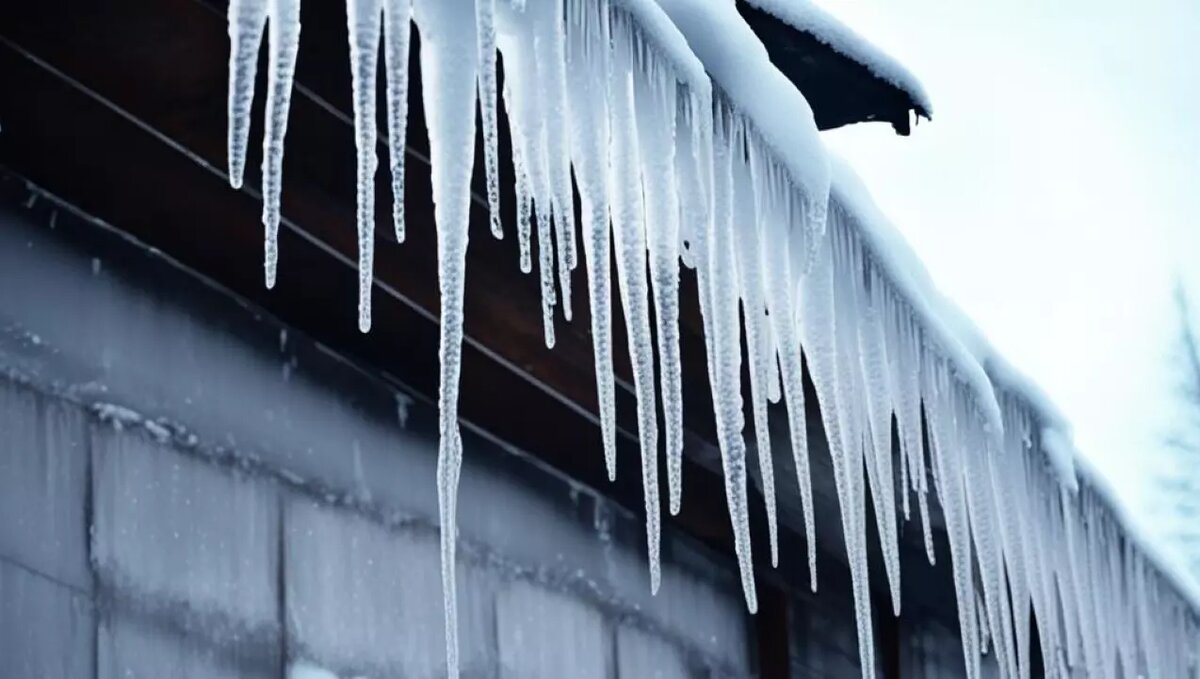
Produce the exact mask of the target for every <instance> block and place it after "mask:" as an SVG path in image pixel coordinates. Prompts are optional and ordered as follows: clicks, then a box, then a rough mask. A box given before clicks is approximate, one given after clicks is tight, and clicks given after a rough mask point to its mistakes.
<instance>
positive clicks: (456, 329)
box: [414, 0, 476, 677]
mask: <svg viewBox="0 0 1200 679" xmlns="http://www.w3.org/2000/svg"><path fill="white" fill-rule="evenodd" d="M414 10H415V16H416V19H417V22H418V24H419V25H420V27H421V74H422V80H423V82H424V92H423V96H422V99H423V101H424V105H425V120H426V121H427V124H428V127H429V155H430V166H431V178H432V185H433V202H434V218H435V220H436V222H437V233H438V283H439V287H440V289H441V325H442V329H441V332H442V334H441V344H440V350H439V359H440V361H441V371H440V384H439V388H438V412H439V432H440V435H441V440H440V443H439V448H438V470H437V476H438V511H439V517H440V520H441V528H442V530H441V554H442V591H443V595H444V597H445V614H446V673H447V675H449V676H451V677H457V676H458V615H457V610H456V595H455V563H456V561H455V546H456V541H457V530H456V527H455V523H454V519H455V511H456V510H455V508H456V505H457V493H458V477H459V470H460V468H461V466H462V446H461V439H460V438H459V429H458V384H459V374H460V370H461V353H462V338H463V315H462V307H463V287H464V283H465V277H466V255H467V239H468V228H467V227H468V224H469V223H470V204H471V171H472V169H473V168H472V164H473V163H472V159H473V158H474V148H475V91H476V63H475V59H474V58H470V59H463V58H462V57H461V48H460V45H461V44H462V42H463V41H465V42H466V43H467V44H472V43H473V42H474V39H475V36H474V35H473V34H474V32H475V12H474V6H473V2H472V0H417V2H416V3H415V5H414Z"/></svg>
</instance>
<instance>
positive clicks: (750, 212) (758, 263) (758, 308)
mask: <svg viewBox="0 0 1200 679" xmlns="http://www.w3.org/2000/svg"><path fill="white" fill-rule="evenodd" d="M743 136H744V135H739V136H738V137H735V139H734V154H733V157H734V161H733V168H734V169H733V196H734V198H733V209H734V228H735V229H737V230H738V232H739V237H738V238H737V239H736V240H735V241H734V244H733V245H734V252H735V254H736V257H737V259H736V264H737V284H738V288H739V290H740V291H741V299H742V324H743V325H744V326H745V332H746V364H747V365H748V366H749V368H750V403H751V415H752V417H753V418H754V440H755V447H756V448H757V450H756V451H755V454H756V455H757V457H758V469H759V478H760V479H761V481H762V494H763V504H764V505H765V509H766V514H767V540H768V544H769V547H770V551H771V566H772V567H773V568H774V567H778V566H779V527H778V519H777V516H776V511H775V469H774V461H773V460H772V458H771V432H770V427H769V423H768V418H767V401H768V398H767V396H768V395H767V392H768V391H769V387H768V385H767V380H768V379H770V370H769V368H768V367H767V361H774V360H775V357H774V355H773V354H771V353H770V340H769V338H768V334H769V333H770V329H769V327H768V326H767V321H768V320H769V319H768V317H767V315H766V301H765V300H764V299H763V282H762V278H761V276H762V257H761V245H760V243H759V237H760V234H759V225H760V224H761V222H762V218H763V216H762V215H760V214H758V212H757V207H758V206H757V205H756V200H755V198H756V196H755V195H754V177H753V176H752V174H751V171H750V168H749V167H748V165H747V163H746V161H745V156H746V154H745V153H744V151H743V149H744V146H745V139H744V138H741V137H743Z"/></svg>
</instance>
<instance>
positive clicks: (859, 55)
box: [744, 0, 933, 118]
mask: <svg viewBox="0 0 1200 679" xmlns="http://www.w3.org/2000/svg"><path fill="white" fill-rule="evenodd" d="M744 1H745V2H746V3H747V4H749V5H750V6H752V7H754V8H756V9H759V10H762V11H763V12H766V13H767V14H770V15H771V16H773V17H775V18H776V19H779V20H780V21H782V22H784V23H785V24H787V25H789V26H791V27H792V28H795V29H796V30H798V31H803V32H805V33H808V34H809V35H811V36H813V37H814V38H816V39H817V40H818V41H820V42H821V43H823V44H825V45H828V46H829V48H830V49H832V50H833V51H835V52H837V53H838V54H841V55H842V56H844V57H846V58H848V59H850V60H852V61H855V62H857V63H859V64H862V65H863V66H865V67H866V69H867V70H868V71H870V72H871V73H872V74H873V75H875V76H876V77H877V78H879V79H881V80H883V81H885V82H887V83H889V84H891V85H892V86H894V87H896V88H897V89H899V90H901V91H902V92H904V93H905V94H907V95H908V96H909V98H910V99H911V100H912V101H913V104H915V105H916V106H917V107H918V109H919V110H918V113H921V114H923V115H924V116H925V117H926V118H931V117H932V116H933V103H932V102H931V101H930V99H929V95H928V93H926V91H925V87H924V85H922V84H921V81H920V80H918V79H917V77H916V76H915V75H914V74H913V73H912V71H910V70H908V68H906V67H905V66H904V65H903V64H901V63H900V62H899V61H897V60H896V59H895V58H893V57H891V56H889V55H888V54H887V53H886V52H884V51H883V50H881V49H880V48H878V47H876V46H875V44H874V43H872V42H871V41H870V40H867V39H866V38H864V37H862V36H861V35H859V34H858V33H857V32H856V31H855V30H854V29H852V28H850V27H849V26H847V25H846V24H844V23H842V22H841V21H839V20H838V19H837V18H836V17H834V16H833V15H832V14H830V13H829V12H828V11H826V10H824V9H822V8H821V7H818V6H817V5H816V4H814V3H813V2H812V0H744Z"/></svg>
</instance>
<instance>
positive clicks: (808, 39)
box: [737, 0, 930, 135]
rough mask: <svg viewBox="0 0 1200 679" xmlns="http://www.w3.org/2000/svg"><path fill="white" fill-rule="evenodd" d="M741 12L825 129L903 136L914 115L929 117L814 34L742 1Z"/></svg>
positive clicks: (919, 106) (918, 104)
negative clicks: (873, 124) (878, 125)
mask: <svg viewBox="0 0 1200 679" xmlns="http://www.w3.org/2000/svg"><path fill="white" fill-rule="evenodd" d="M737 8H738V11H739V12H740V13H741V15H742V17H743V18H744V19H745V20H746V23H747V24H749V25H750V28H752V29H754V32H755V33H756V34H757V35H758V38H759V40H761V41H762V43H763V45H764V46H765V47H766V48H767V54H768V55H770V57H771V63H773V64H774V65H775V67H776V68H778V69H779V70H780V72H782V73H783V74H784V75H785V76H787V77H788V79H789V80H791V81H792V82H793V83H795V85H796V88H797V89H799V90H800V92H801V93H802V94H803V95H804V98H805V99H807V100H808V103H809V106H811V107H812V111H813V118H814V119H815V120H816V123H817V127H818V128H819V129H822V130H828V129H833V128H836V127H842V126H844V125H852V124H854V123H862V122H870V121H880V122H887V123H891V125H892V128H893V129H895V130H896V132H897V133H898V134H901V135H908V134H909V133H910V132H911V121H912V119H913V115H914V114H915V115H916V116H919V117H924V118H929V117H930V112H929V111H926V110H925V108H924V106H923V105H922V104H921V102H919V101H917V100H915V99H914V98H913V96H912V95H911V94H909V93H908V92H905V91H904V90H902V89H900V88H899V87H896V86H895V85H893V84H892V83H889V82H887V81H886V80H883V79H882V78H880V77H878V76H876V75H875V74H874V73H872V72H871V70H870V69H869V68H867V66H866V65H865V64H862V63H860V62H858V61H855V60H854V59H851V58H850V57H847V56H845V55H843V54H839V53H837V52H835V51H834V50H833V49H831V48H830V47H829V46H828V45H826V44H824V43H823V42H821V41H820V40H819V39H818V38H817V37H816V36H814V35H812V34H811V33H806V32H804V31H800V30H796V29H795V28H793V27H791V26H789V25H788V24H786V23H784V22H783V21H780V20H779V19H777V18H775V17H774V16H772V15H770V14H768V13H767V12H764V11H762V10H760V9H757V8H755V7H751V6H750V5H749V4H747V3H746V2H744V1H743V0H738V3H737Z"/></svg>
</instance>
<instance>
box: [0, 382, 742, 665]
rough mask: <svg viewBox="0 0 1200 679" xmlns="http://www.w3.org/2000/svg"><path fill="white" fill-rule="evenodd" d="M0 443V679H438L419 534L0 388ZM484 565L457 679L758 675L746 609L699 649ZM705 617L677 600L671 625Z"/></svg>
mask: <svg viewBox="0 0 1200 679" xmlns="http://www.w3.org/2000/svg"><path fill="white" fill-rule="evenodd" d="M0 432H2V435H0V497H3V498H4V502H5V504H4V510H5V511H4V514H3V515H2V517H0V518H2V520H0V526H3V530H0V667H3V668H4V670H3V672H0V674H2V675H3V676H5V677H29V678H31V679H32V678H35V677H36V678H39V679H40V678H51V677H64V678H66V677H91V676H96V677H178V678H181V679H183V678H187V679H191V678H193V677H195V678H197V679H198V678H200V677H279V676H283V675H284V674H285V673H286V672H287V671H288V669H289V667H291V666H296V667H300V668H301V669H305V670H306V671H311V672H317V671H321V672H326V673H329V674H330V676H335V677H437V676H441V674H442V673H443V672H444V669H443V666H442V663H443V648H444V636H443V634H444V632H443V626H442V624H443V623H442V620H443V618H442V599H441V580H440V571H439V558H438V545H437V534H436V532H435V531H434V530H433V529H432V527H431V526H429V525H428V524H424V523H422V522H420V521H416V520H411V519H402V520H395V521H389V520H384V519H381V518H380V517H379V516H377V515H373V514H372V513H371V512H369V511H365V510H364V509H363V508H361V507H355V506H352V505H350V504H348V503H345V502H343V501H342V500H341V498H339V497H336V496H330V497H326V496H325V495H323V494H320V493H316V492H313V491H312V489H311V488H310V487H307V486H300V485H297V484H290V483H287V482H283V481H281V480H280V478H279V477H276V476H272V475H269V474H264V473H262V472H261V471H258V470H248V469H245V468H244V467H242V466H239V465H236V464H227V463H225V462H224V461H222V460H221V459H219V458H214V457H208V456H205V455H203V454H199V453H197V452H196V451H190V450H185V449H180V448H178V447H177V446H176V445H175V444H174V443H173V442H172V441H169V440H160V439H156V438H155V436H154V434H153V433H152V432H151V431H149V430H147V429H146V428H145V427H144V426H136V425H133V426H131V425H130V424H129V423H125V424H121V425H120V426H119V427H118V426H114V423H113V422H112V421H108V420H106V419H105V418H102V417H101V416H100V415H99V414H97V413H96V412H94V411H93V410H91V409H88V408H86V407H84V406H82V405H80V404H77V403H73V402H71V401H68V400H62V399H59V398H58V397H55V396H53V395H48V394H45V393H43V392H40V391H38V390H36V389H34V388H32V387H30V386H27V385H22V384H17V383H15V382H12V381H8V380H0ZM581 532H584V531H581ZM583 537H586V536H581V539H583ZM592 539H596V540H599V539H601V538H600V537H599V534H593V535H592ZM479 550H480V547H479V546H478V545H475V546H473V547H469V548H468V549H466V550H464V551H466V552H468V553H469V554H470V553H473V554H475V555H476V556H468V557H467V558H464V559H463V560H462V561H461V562H460V563H459V616H460V618H459V630H460V635H461V647H462V658H463V668H464V676H470V677H496V676H499V677H522V678H525V677H528V678H533V679H536V678H537V677H547V678H551V677H566V676H571V677H592V676H594V677H598V678H599V679H608V678H610V677H656V676H658V677H664V678H666V679H672V678H674V677H709V676H748V675H749V674H750V672H751V670H750V664H749V663H750V658H749V657H748V651H747V641H746V639H745V638H744V635H745V633H746V632H745V629H746V628H745V626H744V625H742V624H740V622H741V618H742V617H743V614H742V613H741V611H740V602H739V601H738V600H737V599H736V597H734V596H732V595H728V594H727V593H725V592H722V591H720V590H719V588H717V591H714V592H710V598H712V599H714V600H722V599H724V603H725V608H724V610H721V609H719V608H712V609H709V611H708V613H709V614H710V615H718V614H723V615H728V616H731V617H733V618H735V619H737V620H738V621H739V624H735V625H728V624H727V625H726V626H727V628H728V629H729V630H734V631H736V634H737V637H736V638H732V639H731V638H718V637H709V638H708V639H706V640H705V642H707V643H700V642H699V641H698V636H699V635H701V634H708V633H709V630H710V629H712V628H713V627H714V625H713V624H712V621H706V620H703V619H698V620H697V624H696V625H695V626H694V627H695V629H671V628H668V627H666V626H665V625H666V624H667V623H669V622H670V621H671V620H672V617H671V616H661V617H658V618H657V619H655V618H651V617H650V616H648V615H643V614H640V613H639V612H638V611H637V610H636V609H635V608H623V607H622V606H621V604H620V603H619V602H618V599H619V596H613V594H619V593H610V595H609V596H607V597H605V598H601V597H598V596H595V595H594V594H588V593H586V591H585V588H579V587H575V586H572V585H571V584H569V583H568V584H564V583H563V582H561V581H557V580H554V581H552V580H549V579H541V578H538V577H531V576H529V575H527V574H526V573H524V572H522V571H521V570H519V569H515V568H513V567H512V566H511V564H508V563H505V562H504V560H503V558H501V557H500V556H499V555H496V556H495V557H494V558H493V557H488V558H479V557H478V554H479ZM502 551H503V545H500V546H498V549H497V552H502ZM632 556H634V557H636V555H632ZM533 570H536V569H530V572H532V571H533ZM668 578H669V580H670V581H671V582H672V585H673V589H674V590H675V591H676V592H678V593H679V594H676V595H671V594H668V593H667V592H665V591H664V596H666V597H668V598H674V597H675V596H682V597H687V596H691V595H693V594H694V593H695V592H696V591H697V590H699V589H701V588H702V585H701V584H700V583H699V582H697V581H696V578H694V577H691V578H689V577H688V576H687V575H686V574H685V573H682V572H679V571H678V567H674V570H673V571H672V572H671V573H669V575H668ZM629 580H630V581H634V580H636V578H633V577H630V578H629ZM641 584H642V583H638V585H639V586H640V585H641ZM704 605H706V604H705V603H704V602H699V603H697V602H696V601H689V602H687V606H684V607H683V608H684V611H683V612H681V613H678V614H677V615H676V616H674V620H676V621H680V622H681V621H683V620H686V619H687V617H688V616H689V615H691V614H693V613H692V612H689V611H695V610H696V609H697V607H702V606H704ZM707 605H710V606H711V605H712V603H711V602H709V603H708V604H707ZM660 607H661V609H662V610H670V609H671V608H672V607H671V606H670V605H666V606H660Z"/></svg>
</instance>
